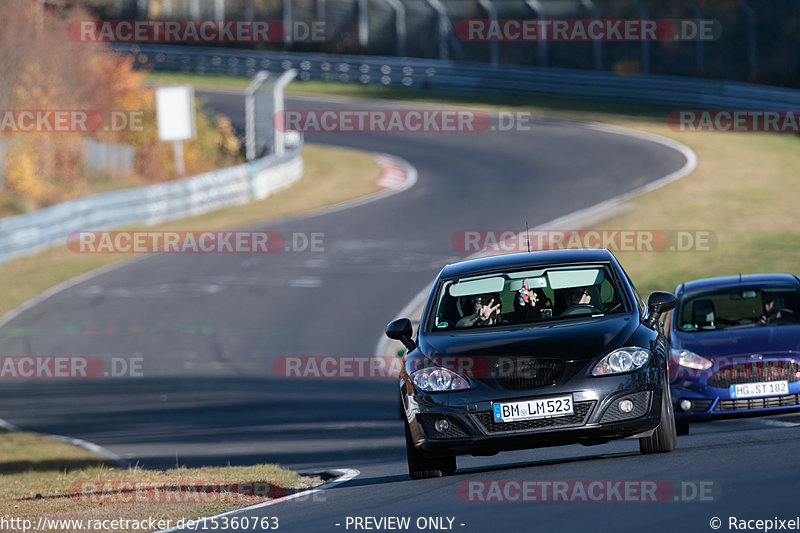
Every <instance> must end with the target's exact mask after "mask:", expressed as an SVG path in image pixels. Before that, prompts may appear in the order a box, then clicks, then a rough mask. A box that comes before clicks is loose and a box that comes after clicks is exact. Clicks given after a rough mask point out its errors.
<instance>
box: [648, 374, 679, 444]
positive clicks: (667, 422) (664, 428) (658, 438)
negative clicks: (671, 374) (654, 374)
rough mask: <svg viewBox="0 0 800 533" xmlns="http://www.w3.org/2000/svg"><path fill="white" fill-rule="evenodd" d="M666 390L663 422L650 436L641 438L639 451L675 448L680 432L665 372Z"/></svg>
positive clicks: (662, 398)
mask: <svg viewBox="0 0 800 533" xmlns="http://www.w3.org/2000/svg"><path fill="white" fill-rule="evenodd" d="M663 390H664V392H663V394H662V395H661V423H660V424H658V427H657V428H656V430H655V431H654V432H653V434H652V435H651V436H650V437H641V438H640V439H639V451H640V452H641V453H644V454H650V453H666V452H671V451H672V450H674V449H675V446H676V445H677V444H678V434H677V432H676V430H675V413H673V411H672V395H671V394H670V392H669V382H668V381H667V376H666V373H665V374H664V389H663Z"/></svg>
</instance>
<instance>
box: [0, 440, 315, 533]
mask: <svg viewBox="0 0 800 533" xmlns="http://www.w3.org/2000/svg"><path fill="white" fill-rule="evenodd" d="M0 457H2V459H0V520H2V518H5V519H6V520H8V519H11V518H15V519H19V520H22V519H28V520H31V521H32V524H35V525H38V521H39V519H40V517H46V518H47V519H49V520H51V521H54V520H61V521H62V522H61V523H60V524H56V523H51V524H49V525H50V527H46V528H43V529H40V530H39V531H58V532H61V533H63V532H72V531H76V532H77V531H81V529H80V528H79V527H77V526H76V525H75V524H74V523H73V524H72V525H70V524H68V523H65V522H63V521H64V520H84V521H86V520H109V521H110V520H137V521H138V520H149V519H151V518H152V519H153V520H156V521H157V520H171V521H172V522H171V523H172V524H173V525H174V524H175V523H176V522H177V521H178V520H180V519H185V520H191V519H196V518H199V517H203V516H210V515H214V514H218V513H222V512H225V511H229V510H232V509H237V508H241V507H245V506H247V505H253V504H255V503H259V502H261V501H264V500H266V499H274V498H275V497H280V496H283V495H286V494H291V493H293V492H298V491H301V490H305V489H308V488H310V487H315V486H317V485H320V484H321V483H323V480H322V479H321V478H320V477H316V476H300V475H298V474H296V473H294V472H291V471H288V470H283V469H282V468H279V467H277V466H275V465H264V464H262V465H253V466H234V467H224V468H220V467H203V468H183V467H181V468H173V469H169V470H143V469H139V468H129V469H124V468H118V467H116V466H113V465H111V464H109V463H108V462H106V461H105V460H104V459H103V458H102V457H99V456H97V455H95V454H94V453H92V452H89V451H87V450H85V449H83V448H80V447H77V446H73V445H71V444H67V443H64V442H61V441H57V440H53V439H50V438H47V437H43V436H40V435H35V434H32V433H25V432H9V431H5V430H0ZM10 525H12V524H10ZM17 525H20V524H19V522H18V523H17ZM84 525H86V522H84ZM120 525H122V526H124V525H125V524H120ZM129 525H132V524H129ZM157 527H160V526H157ZM111 529H113V531H120V532H136V533H140V532H141V531H152V530H154V529H148V528H144V529H141V528H137V527H119V528H116V527H114V528H111ZM13 530H18V531H22V530H23V529H22V528H16V527H14V528H13V529H10V531H13ZM28 530H33V528H31V529H28ZM87 530H94V531H102V530H110V529H109V528H107V527H106V528H92V527H84V528H83V531H87Z"/></svg>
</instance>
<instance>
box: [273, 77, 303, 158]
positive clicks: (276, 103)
mask: <svg viewBox="0 0 800 533" xmlns="http://www.w3.org/2000/svg"><path fill="white" fill-rule="evenodd" d="M295 76H297V71H296V70H295V69H293V68H292V69H289V70H287V71H286V72H284V73H283V74H281V75H280V77H279V78H278V79H277V80H276V81H275V86H274V87H273V88H272V101H273V105H272V110H273V114H272V117H271V119H272V130H273V131H274V132H275V144H274V147H275V149H274V153H275V154H282V153H283V152H284V151H285V149H286V144H285V138H286V131H285V129H286V128H285V127H284V128H276V127H275V121H274V117H275V115H277V114H278V113H283V90H284V89H285V88H286V86H287V85H289V82H291V81H292V80H293V79H294V78H295Z"/></svg>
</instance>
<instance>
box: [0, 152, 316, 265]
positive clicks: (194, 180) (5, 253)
mask: <svg viewBox="0 0 800 533" xmlns="http://www.w3.org/2000/svg"><path fill="white" fill-rule="evenodd" d="M302 175H303V160H302V158H301V155H300V147H297V148H295V149H292V150H287V151H286V152H284V153H283V154H281V155H272V156H267V157H264V158H262V159H258V160H255V161H252V162H250V163H246V164H244V165H238V166H235V167H230V168H226V169H222V170H217V171H213V172H207V173H205V174H200V175H198V176H193V177H189V178H183V179H180V180H175V181H169V182H164V183H158V184H156V185H147V186H144V187H137V188H133V189H125V190H120V191H111V192H107V193H101V194H94V195H91V196H84V197H82V198H77V199H75V200H70V201H67V202H63V203H60V204H57V205H54V206H51V207H46V208H44V209H40V210H38V211H34V212H31V213H26V214H24V215H19V216H14V217H7V218H0V263H3V262H5V261H8V260H9V259H12V258H14V257H20V256H23V255H28V254H31V253H33V252H36V251H38V250H41V249H43V248H46V247H48V246H51V245H54V244H66V241H67V237H68V236H69V234H70V233H72V232H74V231H80V230H89V231H96V230H105V229H111V228H114V227H119V226H124V225H144V226H149V225H153V224H158V223H160V222H165V221H168V220H176V219H179V218H185V217H189V216H193V215H199V214H201V213H206V212H208V211H213V210H215V209H220V208H222V207H227V206H232V205H241V204H246V203H248V202H250V201H251V200H260V199H263V198H266V197H267V196H269V195H270V194H273V193H274V192H276V191H278V190H280V189H282V188H284V187H287V186H288V185H290V184H292V183H293V182H294V181H296V180H298V179H299V178H300V177H301V176H302Z"/></svg>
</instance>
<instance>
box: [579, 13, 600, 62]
mask: <svg viewBox="0 0 800 533" xmlns="http://www.w3.org/2000/svg"><path fill="white" fill-rule="evenodd" d="M581 5H582V6H583V7H585V8H586V9H588V10H589V11H591V12H592V18H593V19H594V20H597V19H599V18H600V12H599V11H598V10H597V7H596V6H595V5H594V2H592V0H581ZM592 46H593V48H594V69H595V70H603V43H601V42H600V41H597V40H595V41H594V42H593V43H592Z"/></svg>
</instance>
